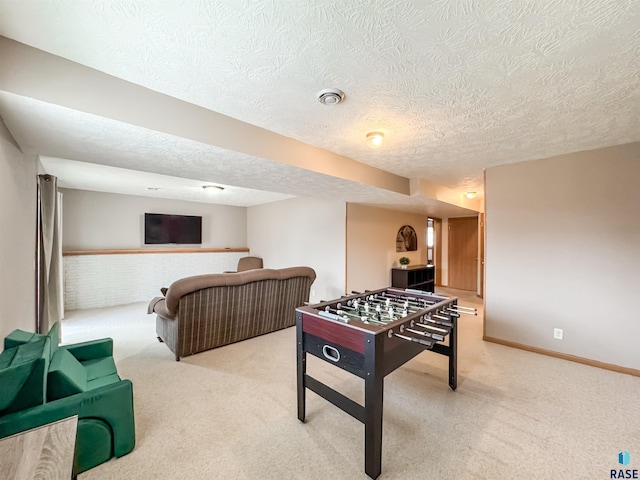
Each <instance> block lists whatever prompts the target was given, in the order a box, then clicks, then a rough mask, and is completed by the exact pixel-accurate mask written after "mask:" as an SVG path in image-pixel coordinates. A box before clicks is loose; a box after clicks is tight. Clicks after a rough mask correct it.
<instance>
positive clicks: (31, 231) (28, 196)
mask: <svg viewBox="0 0 640 480" xmlns="http://www.w3.org/2000/svg"><path fill="white" fill-rule="evenodd" d="M38 164H39V161H38V160H37V158H36V157H35V156H34V155H25V154H23V153H22V152H20V150H18V148H17V147H16V145H15V144H14V143H13V139H12V137H11V135H10V134H9V132H8V131H7V130H6V128H5V126H4V123H3V122H2V120H0V225H1V226H2V227H0V304H1V305H2V314H1V315H0V338H4V337H5V336H6V335H7V334H8V333H9V332H11V331H12V330H14V329H16V328H21V329H23V330H29V331H34V330H35V286H34V285H35V272H34V265H35V248H36V247H35V227H36V184H37V174H38ZM1 349H2V343H0V350H1Z"/></svg>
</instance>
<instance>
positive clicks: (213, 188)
mask: <svg viewBox="0 0 640 480" xmlns="http://www.w3.org/2000/svg"><path fill="white" fill-rule="evenodd" d="M202 188H203V189H204V191H205V192H207V193H210V194H212V195H217V194H218V193H222V191H223V190H224V188H223V187H219V186H217V185H203V186H202Z"/></svg>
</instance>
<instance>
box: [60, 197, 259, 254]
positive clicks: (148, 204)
mask: <svg viewBox="0 0 640 480" xmlns="http://www.w3.org/2000/svg"><path fill="white" fill-rule="evenodd" d="M60 190H61V191H62V193H63V227H62V229H63V231H62V248H63V250H95V249H121V248H141V247H144V246H145V245H144V235H143V221H144V220H143V219H144V214H145V213H166V214H175V215H201V216H202V247H208V248H225V247H229V248H241V247H246V246H247V216H246V208H244V207H233V206H227V205H212V204H207V203H197V202H185V201H179V200H168V199H163V198H152V197H137V196H132V195H118V194H113V193H101V192H90V191H86V190H71V189H60Z"/></svg>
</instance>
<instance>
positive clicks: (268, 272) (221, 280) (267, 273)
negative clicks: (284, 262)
mask: <svg viewBox="0 0 640 480" xmlns="http://www.w3.org/2000/svg"><path fill="white" fill-rule="evenodd" d="M292 278H303V279H304V283H305V285H306V284H308V287H311V284H312V283H313V281H314V280H315V279H316V272H315V271H314V270H313V269H312V268H309V267H289V268H282V269H277V270H276V269H270V268H262V269H257V270H247V271H245V272H238V273H212V274H208V275H196V276H193V277H185V278H181V279H180V280H177V281H175V282H173V283H172V284H171V286H170V287H169V289H168V290H167V294H166V297H165V298H166V303H165V308H166V309H167V311H168V312H169V314H170V315H172V316H175V315H176V314H177V313H178V307H179V304H180V300H181V299H182V297H183V296H185V295H187V294H190V293H194V292H197V291H198V290H204V289H208V288H211V287H233V286H240V285H247V284H250V283H255V282H263V281H266V280H279V281H284V280H288V279H292ZM306 296H307V298H306V299H305V301H306V300H308V296H309V288H307V293H306ZM296 306H300V305H296Z"/></svg>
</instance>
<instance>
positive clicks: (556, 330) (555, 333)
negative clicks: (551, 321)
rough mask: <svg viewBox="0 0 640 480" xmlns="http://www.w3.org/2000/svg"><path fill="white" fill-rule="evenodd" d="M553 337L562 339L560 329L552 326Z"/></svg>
mask: <svg viewBox="0 0 640 480" xmlns="http://www.w3.org/2000/svg"><path fill="white" fill-rule="evenodd" d="M553 338H555V339H556V340H562V329H561V328H554V329H553Z"/></svg>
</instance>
